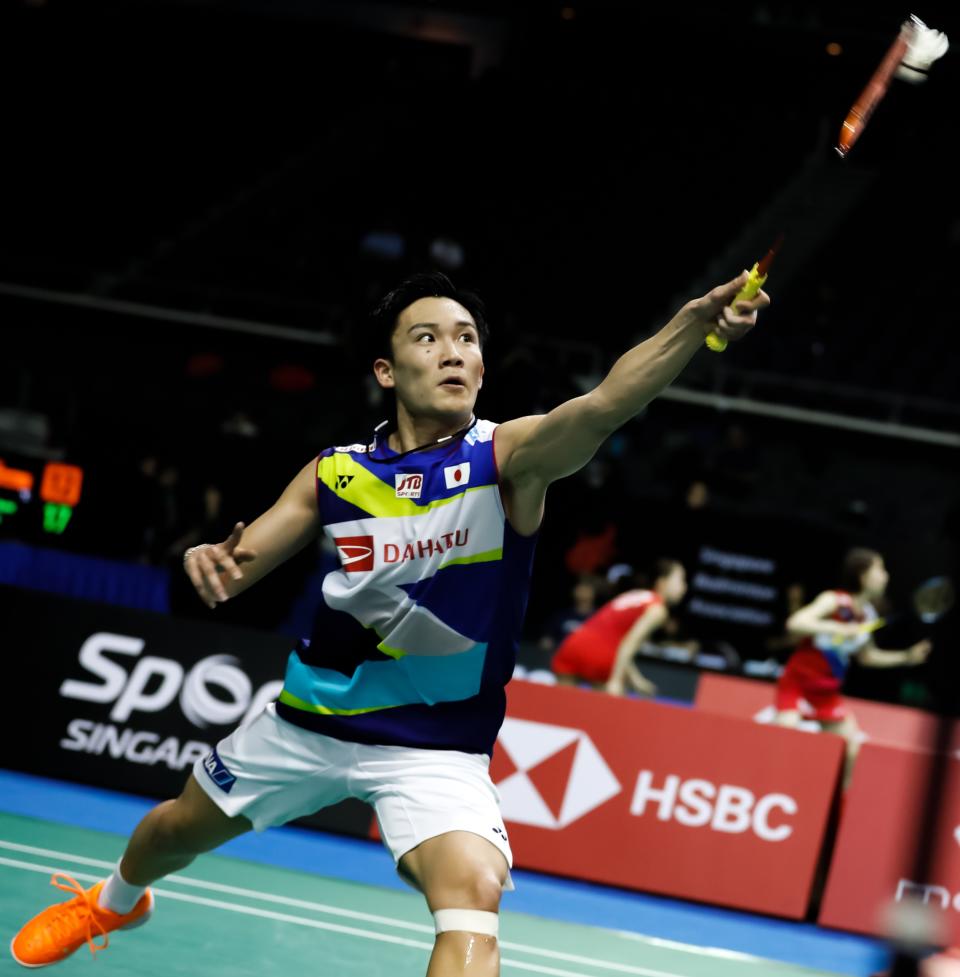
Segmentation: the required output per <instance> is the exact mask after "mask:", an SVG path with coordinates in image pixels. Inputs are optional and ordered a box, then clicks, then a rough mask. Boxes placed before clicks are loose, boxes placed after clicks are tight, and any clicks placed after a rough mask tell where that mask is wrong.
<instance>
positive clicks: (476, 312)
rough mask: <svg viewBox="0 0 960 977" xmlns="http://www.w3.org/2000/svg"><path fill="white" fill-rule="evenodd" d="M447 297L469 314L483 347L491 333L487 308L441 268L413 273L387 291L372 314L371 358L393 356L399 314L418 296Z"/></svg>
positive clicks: (421, 297) (476, 296)
mask: <svg viewBox="0 0 960 977" xmlns="http://www.w3.org/2000/svg"><path fill="white" fill-rule="evenodd" d="M423 298H448V299H453V301H454V302H459V303H460V305H462V306H463V307H464V308H465V309H466V310H467V312H469V313H470V316H471V317H472V319H473V321H474V323H475V324H476V326H477V335H478V337H479V339H480V348H481V349H482V348H483V346H484V344H485V343H486V341H487V338H488V337H489V335H490V328H489V326H488V325H487V310H486V307H485V306H484V304H483V301H482V300H481V299H480V297H479V296H478V295H477V294H476V293H475V292H471V291H467V290H465V289H460V288H457V287H456V285H454V284H453V282H452V281H450V279H449V278H448V277H447V276H446V275H445V274H443V272H442V271H426V272H420V273H418V274H416V275H411V276H410V277H409V278H407V279H406V280H405V281H402V282H401V283H400V284H399V285H398V286H397V287H396V288H394V289H392V290H391V291H389V292H387V294H386V295H384V297H383V298H382V299H381V300H380V301H379V302H378V303H377V306H376V308H375V309H374V310H373V312H371V313H370V342H369V354H372V355H371V356H370V358H371V359H378V358H380V357H383V358H384V359H388V360H390V359H393V347H392V345H391V343H390V339H391V337H392V336H393V330H394V329H395V328H396V325H397V319H398V318H399V317H400V313H401V312H403V310H404V309H405V308H407V306H409V305H413V303H414V302H416V301H417V299H423Z"/></svg>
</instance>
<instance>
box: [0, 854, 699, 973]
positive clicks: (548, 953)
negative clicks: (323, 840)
mask: <svg viewBox="0 0 960 977" xmlns="http://www.w3.org/2000/svg"><path fill="white" fill-rule="evenodd" d="M0 847H3V848H8V849H10V848H13V849H14V850H21V849H25V848H32V846H29V845H17V844H15V843H14V842H6V841H0ZM35 850H37V851H46V852H48V853H50V854H54V855H58V856H61V857H65V858H67V859H73V860H74V861H76V862H78V863H80V864H84V863H95V865H96V867H101V866H105V867H107V868H111V869H112V868H113V863H111V862H103V861H101V860H100V859H92V858H86V857H85V856H76V857H74V856H71V855H69V854H68V853H66V852H51V851H50V849H35ZM0 865H7V866H9V867H11V868H17V869H20V870H22V871H27V872H38V873H41V874H44V875H47V874H53V873H54V872H61V871H62V868H55V867H54V866H52V865H36V864H34V863H33V862H21V861H18V860H17V859H13V858H2V857H0ZM72 874H73V877H74V878H75V879H77V880H78V881H81V882H99V881H100V879H101V878H102V876H101V875H90V874H88V873H86V872H75V873H72ZM173 878H174V877H173V876H170V877H169V878H168V881H169V880H172V879H173ZM179 881H183V878H182V877H180V879H179ZM191 881H192V882H193V883H194V884H196V885H199V886H203V885H207V884H208V883H205V882H202V881H200V880H191ZM153 891H154V893H155V894H156V895H159V896H164V897H166V898H168V899H173V900H178V901H180V902H190V903H195V904H197V905H201V906H211V907H213V908H216V909H226V910H230V911H232V912H237V913H242V914H245V915H248V916H259V917H261V918H264V919H273V920H277V921H279V922H287V923H294V924H296V925H299V926H309V927H312V928H314V929H322V930H328V931H330V932H334V933H343V934H346V935H349V936H358V937H361V938H363V939H370V940H377V941H379V942H382V943H393V944H399V945H401V946H408V947H413V948H416V949H423V950H427V951H431V950H433V943H432V942H431V943H422V942H419V941H417V940H410V939H406V938H405V937H400V936H392V935H390V934H388V933H375V932H373V931H371V930H362V929H357V928H356V927H353V926H341V925H339V924H337V923H326V922H322V921H320V920H316V919H305V918H304V917H302V916H291V915H289V914H287V913H277V912H273V911H271V910H267V909H255V908H253V907H251V906H240V905H237V904H236V903H231V902H222V901H220V900H218V899H205V898H203V897H201V896H192V895H187V894H186V893H182V892H172V891H171V890H169V889H158V888H157V887H156V886H154V887H153ZM241 891H245V892H251V893H252V894H253V895H255V896H256V897H258V898H261V899H264V900H268V901H278V902H279V901H281V900H282V899H283V897H276V896H269V895H267V894H265V893H257V892H254V891H253V890H241ZM301 902H302V901H301ZM304 904H305V905H307V906H313V905H316V906H320V905H321V904H319V903H316V904H311V903H304ZM378 918H379V919H388V917H378ZM394 922H399V921H394ZM410 925H414V924H410ZM427 930H428V932H430V933H431V934H432V933H433V929H432V927H428V928H427ZM500 946H501V947H502V948H504V949H514V950H518V951H522V952H526V953H531V954H535V955H538V956H544V957H548V958H550V959H557V960H563V961H566V962H569V963H583V964H586V965H588V966H589V967H592V968H594V969H602V970H616V971H619V972H621V973H628V974H634V975H637V977H683V975H682V974H676V973H674V972H673V971H665V970H652V969H650V968H649V967H637V966H633V965H630V964H619V963H610V962H607V961H602V960H594V959H592V958H590V957H579V956H577V955H575V954H567V953H561V952H559V951H555V950H546V949H542V948H540V947H532V946H526V945H524V944H508V943H507V942H505V941H501V942H500ZM501 964H502V965H503V966H507V967H516V968H517V969H520V970H531V971H534V972H536V973H541V974H550V975H553V977H589V975H586V974H580V973H575V972H573V971H570V970H558V969H556V968H554V967H545V966H543V965H541V964H534V963H525V962H522V961H519V960H507V959H501Z"/></svg>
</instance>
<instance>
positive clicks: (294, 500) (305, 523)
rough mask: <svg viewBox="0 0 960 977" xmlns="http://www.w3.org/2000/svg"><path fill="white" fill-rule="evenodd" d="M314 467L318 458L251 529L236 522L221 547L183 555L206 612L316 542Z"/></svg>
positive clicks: (213, 545) (194, 549)
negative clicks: (311, 542) (206, 607)
mask: <svg viewBox="0 0 960 977" xmlns="http://www.w3.org/2000/svg"><path fill="white" fill-rule="evenodd" d="M316 467H317V462H316V459H314V460H313V461H310V462H308V463H307V464H306V465H305V466H304V467H303V468H302V469H301V470H300V472H299V474H298V475H297V476H296V477H295V478H294V479H293V481H292V482H291V483H290V484H289V485H288V486H287V487H286V488H285V489H284V491H283V494H282V495H281V496H280V498H279V499H277V501H276V502H275V503H274V504H273V505H272V506H271V507H270V508H269V509H267V511H266V512H265V513H264V514H263V515H262V516H259V517H258V518H257V519H256V520H255V521H254V522H253V523H251V524H250V525H249V526H244V524H243V523H242V522H238V523H237V524H236V526H234V528H233V532H232V533H231V534H230V535H229V537H227V539H225V540H224V541H223V542H222V543H203V544H201V545H200V546H194V547H191V548H190V549H189V550H187V552H186V553H185V554H184V557H183V568H184V570H185V571H186V573H187V576H189V577H190V581H191V582H192V583H193V586H194V589H195V590H196V592H197V593H198V594H199V595H200V599H201V600H202V601H203V602H204V603H205V604H206V605H207V606H208V607H210V608H214V607H216V606H217V603H218V602H220V603H222V602H223V601H225V600H229V599H230V598H231V597H235V596H236V595H237V594H239V593H241V592H242V591H244V590H246V589H247V588H248V587H250V586H252V585H253V584H255V583H256V582H257V581H258V580H260V579H261V578H263V577H265V576H266V575H267V574H268V573H269V572H270V571H271V570H273V569H274V567H277V566H279V565H280V564H281V563H283V562H284V561H285V560H288V559H289V558H290V557H291V556H293V555H294V554H295V553H298V552H299V551H300V550H302V549H303V547H304V546H306V545H307V543H309V542H310V540H312V539H314V538H316V536H317V534H318V533H319V531H320V515H319V512H318V510H317V496H316V488H315V481H314V480H315V478H316V474H315V473H316Z"/></svg>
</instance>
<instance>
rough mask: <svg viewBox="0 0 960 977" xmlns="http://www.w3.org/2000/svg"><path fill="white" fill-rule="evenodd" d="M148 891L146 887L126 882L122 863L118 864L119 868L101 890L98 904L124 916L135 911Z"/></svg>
mask: <svg viewBox="0 0 960 977" xmlns="http://www.w3.org/2000/svg"><path fill="white" fill-rule="evenodd" d="M146 891H147V887H146V886H144V885H131V884H130V883H129V882H125V881H124V878H123V876H122V875H121V874H120V862H117V867H116V868H115V869H114V870H113V874H112V875H111V876H110V878H109V879H107V881H106V882H105V883H104V885H103V888H102V889H101V890H100V896H99V897H98V899H97V902H99V903H100V905H101V906H103V908H104V909H109V910H110V911H111V912H115V913H120V915H121V916H122V915H124V914H126V913H128V912H130V910H131V909H133V907H134V906H135V905H136V904H137V903H138V902H139V901H140V897H141V896H142V895H143V894H144V892H146Z"/></svg>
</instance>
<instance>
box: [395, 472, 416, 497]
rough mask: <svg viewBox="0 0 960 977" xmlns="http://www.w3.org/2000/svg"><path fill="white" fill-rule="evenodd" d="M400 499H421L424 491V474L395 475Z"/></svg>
mask: <svg viewBox="0 0 960 977" xmlns="http://www.w3.org/2000/svg"><path fill="white" fill-rule="evenodd" d="M393 479H394V485H395V486H396V490H397V498H398V499H419V498H420V493H421V492H422V491H423V475H422V474H420V475H394V476H393Z"/></svg>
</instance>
